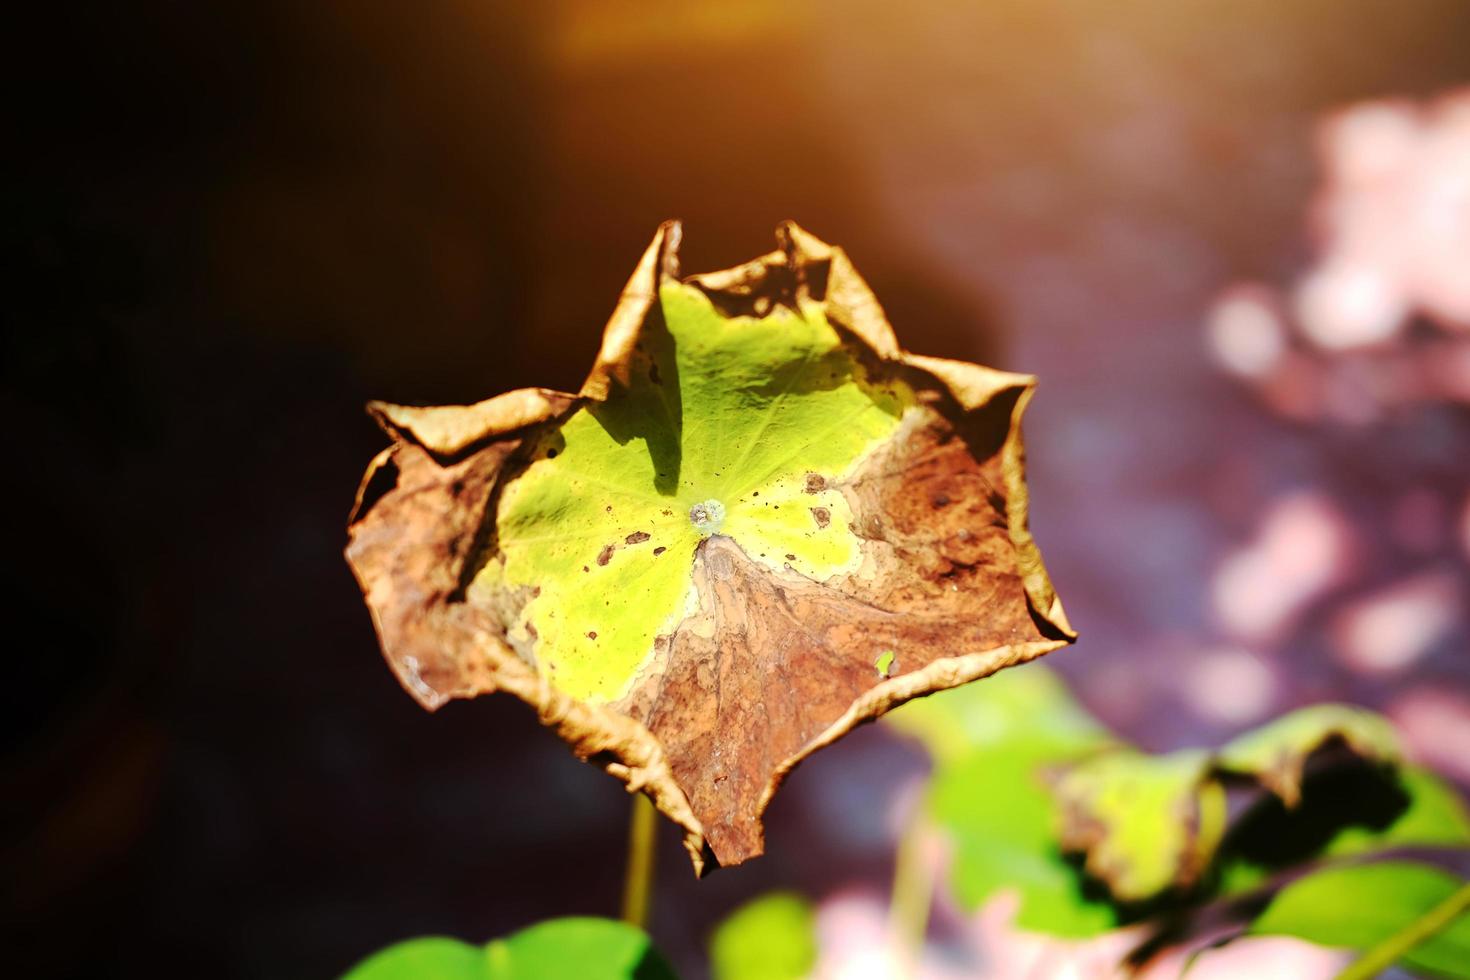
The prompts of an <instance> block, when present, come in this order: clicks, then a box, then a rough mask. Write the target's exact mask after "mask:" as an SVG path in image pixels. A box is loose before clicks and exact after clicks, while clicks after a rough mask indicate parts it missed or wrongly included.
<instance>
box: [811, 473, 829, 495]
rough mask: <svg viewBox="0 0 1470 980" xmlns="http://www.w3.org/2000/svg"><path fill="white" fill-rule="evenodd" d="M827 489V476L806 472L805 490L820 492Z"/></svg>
mask: <svg viewBox="0 0 1470 980" xmlns="http://www.w3.org/2000/svg"><path fill="white" fill-rule="evenodd" d="M825 489H827V478H826V477H824V476H822V474H820V473H808V474H807V475H806V492H807V493H821V492H822V491H823V490H825Z"/></svg>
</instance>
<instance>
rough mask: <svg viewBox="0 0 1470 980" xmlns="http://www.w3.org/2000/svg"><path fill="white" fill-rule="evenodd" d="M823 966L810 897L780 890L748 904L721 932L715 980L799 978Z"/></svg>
mask: <svg viewBox="0 0 1470 980" xmlns="http://www.w3.org/2000/svg"><path fill="white" fill-rule="evenodd" d="M816 962H817V937H816V925H815V920H814V916H813V914H812V907H811V904H810V903H809V902H807V900H806V899H804V898H802V897H801V896H799V895H794V894H791V893H789V892H775V893H772V894H770V895H764V896H762V897H760V898H757V899H755V900H753V901H750V902H747V903H746V904H744V905H742V906H741V907H740V908H738V909H736V910H735V912H734V913H732V914H731V915H730V917H729V918H727V919H726V920H725V921H724V922H722V923H720V925H719V928H717V929H716V930H715V934H714V937H713V938H712V939H711V940H710V970H711V973H712V974H713V976H714V978H715V980H797V978H799V977H804V976H806V975H807V974H809V973H810V972H811V970H812V967H814V966H815V965H816Z"/></svg>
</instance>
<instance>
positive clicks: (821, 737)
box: [346, 222, 1076, 875]
mask: <svg viewBox="0 0 1470 980" xmlns="http://www.w3.org/2000/svg"><path fill="white" fill-rule="evenodd" d="M680 234H681V231H680V226H679V224H678V223H676V222H668V223H666V224H664V225H663V226H662V227H661V228H660V229H659V231H658V233H657V234H656V235H655V237H654V240H653V243H652V244H651V245H650V246H649V247H648V250H647V251H646V252H645V253H644V255H643V258H642V260H641V261H640V262H639V264H638V267H637V269H636V270H635V271H634V273H633V276H632V278H631V279H630V280H629V281H628V284H627V286H626V288H625V289H624V290H623V293H622V296H621V298H620V300H619V302H618V304H617V307H616V309H615V310H614V312H613V314H612V318H611V319H610V320H609V322H608V324H607V327H606V329H605V331H604V334H603V340H602V347H601V350H600V352H599V354H598V356H597V361H596V363H595V365H594V366H593V368H592V371H591V373H590V374H589V376H588V378H587V380H586V382H585V383H584V384H583V386H582V390H581V391H580V392H579V393H578V394H575V395H573V394H567V393H564V392H559V391H550V390H546V389H538V388H527V389H521V390H518V391H512V392H508V393H506V394H503V395H499V396H497V397H494V398H491V399H489V400H487V401H483V402H480V403H478V404H475V405H469V406H445V407H430V408H414V407H407V406H400V405H390V404H385V403H381V402H374V403H372V404H370V405H369V406H368V411H369V413H370V414H371V415H372V417H373V418H374V419H375V420H376V421H377V422H378V424H379V425H380V426H381V427H382V428H383V429H384V430H385V431H386V432H387V434H388V435H389V436H390V437H391V438H392V440H393V442H392V445H391V446H389V447H388V448H387V449H385V450H384V451H383V452H381V453H380V454H379V455H378V456H377V457H376V458H375V459H374V460H373V461H372V463H371V464H370V465H369V467H368V470H367V473H366V475H365V476H364V477H363V480H362V483H361V486H360V488H359V490H358V493H357V499H356V504H355V506H354V508H353V510H352V514H351V517H350V522H349V528H348V536H349V543H348V546H347V551H346V555H347V560H348V562H349V563H350V565H351V566H352V570H353V572H354V574H355V575H356V577H357V580H358V582H359V584H360V585H361V588H362V591H363V594H364V596H365V597H366V601H367V605H368V607H369V609H370V611H371V614H372V618H373V623H374V626H375V627H376V630H377V633H378V637H379V639H380V641H381V644H382V649H383V652H384V655H385V657H386V659H387V661H388V664H389V666H390V667H391V668H392V669H393V671H394V673H395V674H396V675H397V677H398V679H399V681H400V682H401V683H402V684H403V686H404V688H405V689H406V690H407V691H408V692H409V693H410V694H411V695H413V697H414V698H415V699H417V700H418V701H419V703H420V704H422V705H423V706H424V707H426V708H428V709H430V710H433V709H436V708H438V707H439V706H441V705H443V704H444V703H445V702H447V701H449V700H450V699H452V698H471V697H475V696H477V695H480V694H485V693H489V692H494V691H506V692H509V693H511V694H513V695H515V696H516V697H518V698H520V699H521V700H522V701H524V702H526V703H527V704H529V705H532V706H533V707H534V708H535V709H536V711H537V713H538V715H539V717H540V719H541V721H542V723H543V724H545V725H547V726H548V727H550V728H552V729H554V730H555V731H556V733H557V734H558V735H559V736H560V737H561V738H562V739H564V740H565V741H566V742H567V743H568V745H570V746H571V748H572V751H573V752H575V753H576V755H577V756H579V757H580V758H582V759H583V760H585V761H588V762H592V763H594V764H596V765H599V766H601V767H602V768H604V769H605V770H606V771H607V772H609V773H611V774H612V775H614V776H616V777H617V778H618V779H621V780H623V781H624V782H625V783H626V784H627V788H628V791H629V792H642V793H645V794H647V795H648V796H649V797H650V798H651V799H652V800H653V802H654V803H655V804H656V805H657V807H658V808H659V810H661V811H662V812H663V813H664V815H665V816H667V817H668V818H669V819H671V820H673V821H674V822H675V823H677V824H679V826H680V827H682V828H683V831H684V844H685V847H686V849H687V850H688V852H689V856H690V858H691V859H692V861H693V864H694V869H695V872H696V874H701V875H702V874H704V873H706V872H707V871H708V870H710V869H712V868H714V867H718V866H721V865H734V864H738V863H740V862H742V861H745V860H747V859H749V858H751V857H755V856H758V855H759V854H761V853H762V851H763V848H764V828H763V826H762V818H763V815H764V813H765V810H766V808H767V806H768V805H769V804H770V802H771V799H772V797H773V796H774V795H775V793H776V791H777V789H778V788H779V787H780V786H781V784H782V782H783V781H784V780H785V779H786V777H787V775H788V774H789V773H790V772H791V771H792V769H794V768H795V767H796V766H797V764H798V763H800V762H801V761H802V760H803V759H805V758H807V757H808V756H809V755H811V754H812V753H813V752H816V751H817V750H818V749H821V748H823V747H824V746H827V745H830V744H831V743H832V742H834V741H836V740H837V739H839V738H841V737H842V736H843V735H844V734H846V733H847V732H849V731H851V730H852V729H853V728H854V727H855V726H857V725H859V724H861V723H863V722H867V721H871V720H873V719H875V718H877V717H879V716H880V715H882V714H883V713H884V712H886V711H888V710H890V709H891V708H894V707H897V706H898V705H900V704H903V703H904V702H905V701H908V700H909V699H911V698H915V697H921V696H923V695H925V694H929V693H931V692H934V691H939V690H944V689H946V688H950V687H954V686H957V685H960V684H964V683H967V682H969V681H973V680H976V679H978V678H981V677H985V676H987V675H989V674H992V673H994V672H996V671H998V670H1000V669H1002V668H1005V667H1009V666H1012V665H1014V664H1019V663H1023V662H1026V661H1028V660H1031V659H1033V658H1035V657H1038V656H1041V655H1042V654H1045V653H1047V652H1049V651H1052V650H1055V649H1058V648H1060V647H1062V646H1065V645H1067V644H1069V643H1071V642H1072V641H1073V640H1075V638H1076V634H1075V632H1074V631H1073V630H1072V628H1071V626H1070V625H1069V624H1068V622H1067V618H1066V615H1065V613H1064V612H1063V610H1062V605H1061V603H1060V601H1059V600H1058V598H1057V596H1056V593H1055V592H1054V590H1053V588H1052V584H1051V581H1050V580H1049V578H1048V577H1047V573H1046V570H1045V568H1044V566H1043V564H1042V560H1041V555H1040V553H1039V552H1038V550H1037V546H1036V544H1035V542H1034V540H1033V539H1032V536H1031V533H1030V531H1029V530H1028V527H1027V488H1026V482H1025V475H1024V465H1025V464H1024V450H1023V446H1022V439H1021V428H1020V423H1021V416H1022V413H1023V412H1024V411H1025V408H1026V405H1027V403H1028V402H1029V401H1030V399H1031V396H1032V393H1033V390H1034V385H1035V379H1034V378H1032V377H1031V376H1028V375H1020V374H1010V373H1005V372H1001V371H996V370H993V369H990V368H986V367H981V366H979V365H975V364H968V363H964V362H960V361H953V360H944V359H940V358H934V357H925V356H922V355H916V354H910V353H908V352H907V351H905V350H903V349H902V348H901V347H900V346H899V343H898V340H897V339H896V337H895V336H894V332H893V329H892V327H891V326H890V325H889V323H888V321H887V319H886V317H885V316H884V313H883V310H882V309H881V307H880V306H879V305H878V302H877V300H876V298H875V297H874V296H873V294H872V292H871V290H870V289H869V288H868V286H867V284H866V283H865V282H864V281H863V280H862V278H861V277H860V276H859V275H858V273H857V271H856V270H855V269H854V268H853V266H852V264H851V262H850V261H849V259H848V257H847V255H846V254H845V253H844V252H843V251H842V250H841V249H840V248H836V247H833V246H829V245H827V244H825V243H823V242H821V241H819V240H818V239H817V238H815V237H813V236H812V235H810V234H808V233H807V232H805V231H803V230H802V229H801V228H799V227H797V226H796V225H795V224H793V223H789V222H788V223H785V224H783V225H781V226H780V227H779V228H778V229H777V241H778V244H779V247H778V248H777V249H776V250H775V251H772V252H770V253H768V254H766V255H763V256H761V257H759V258H758V259H755V260H754V261H752V262H749V263H746V264H745V265H742V266H739V267H737V268H733V269H729V270H725V271H722V272H715V273H708V274H705V275H696V276H689V277H687V278H683V279H681V278H680V273H679V265H678V246H679V240H680ZM691 287H692V290H693V291H697V293H698V297H703V298H704V299H705V300H707V301H708V304H709V305H710V307H711V308H712V309H713V310H714V311H715V312H717V313H718V314H719V316H720V317H722V318H726V319H722V320H720V321H719V323H720V325H719V326H718V327H717V328H716V329H726V328H729V329H736V327H735V326H731V325H732V324H736V325H738V324H747V325H748V324H749V323H751V322H753V321H755V320H759V319H761V318H764V317H769V316H772V315H774V314H773V311H777V310H782V311H784V312H782V313H781V314H780V315H781V316H790V315H791V313H792V311H796V310H805V311H807V312H808V314H810V313H811V311H812V310H814V309H815V310H820V312H821V313H822V314H823V315H824V316H825V322H826V323H827V324H829V325H830V328H831V329H832V330H835V332H836V337H837V338H838V341H839V342H840V345H841V353H842V356H845V357H850V358H851V363H852V364H855V365H859V366H858V367H856V368H854V370H855V371H857V372H859V373H860V374H861V377H862V379H863V383H864V384H869V385H884V384H886V385H890V386H892V387H893V388H894V389H895V390H896V389H897V387H898V386H900V385H902V386H905V387H904V390H905V391H907V392H910V393H911V395H912V400H911V401H910V402H909V403H907V407H906V408H905V410H904V411H903V413H902V417H901V419H900V420H899V421H897V422H895V425H896V426H897V428H896V429H895V431H894V432H893V434H892V436H891V437H890V438H887V439H885V440H883V441H882V443H881V444H880V445H877V446H876V447H874V448H872V449H871V451H869V452H866V453H865V454H864V455H863V456H862V457H861V458H860V459H859V460H857V461H856V462H855V463H854V466H853V467H852V468H851V470H850V471H849V472H846V473H831V474H828V475H827V476H826V477H825V478H822V477H817V481H818V483H819V486H820V488H821V489H822V492H824V493H827V494H840V495H841V496H840V498H838V497H829V498H828V499H830V500H832V501H833V502H834V504H835V506H836V508H837V509H838V510H841V511H843V512H844V513H847V512H849V511H850V514H848V516H847V517H846V527H845V530H843V533H844V534H850V535H851V540H850V541H849V542H848V544H850V545H851V547H852V548H853V554H854V559H853V561H851V562H849V564H848V566H846V567H845V570H843V571H840V572H838V573H834V574H831V575H827V576H825V577H820V576H819V577H813V576H809V575H803V574H802V573H801V570H800V569H798V568H794V567H793V566H792V564H791V563H790V562H786V563H784V564H775V563H773V562H772V561H771V560H769V559H768V558H767V556H766V555H765V554H764V553H762V554H760V555H755V554H751V553H748V552H747V549H746V547H744V546H743V543H742V541H741V540H739V539H738V538H737V537H736V536H730V535H726V534H722V533H708V534H706V535H704V536H702V537H699V538H698V540H697V542H695V543H693V544H690V545H686V546H685V547H684V550H683V553H682V556H680V555H674V554H671V555H669V556H668V557H669V558H671V559H674V560H683V561H686V562H691V564H690V565H689V572H690V583H691V584H690V586H689V598H688V600H687V601H685V602H684V604H683V606H682V607H681V610H682V618H679V617H674V619H677V621H671V622H670V623H669V624H668V628H667V629H665V630H662V631H660V632H659V634H658V635H657V636H656V637H655V638H654V642H653V643H652V644H651V645H650V647H649V649H648V651H647V655H646V657H644V658H643V660H642V661H641V663H640V664H639V666H638V669H637V671H636V676H635V677H634V678H633V679H632V680H631V681H630V682H629V683H628V684H626V685H625V686H624V687H623V688H621V689H619V690H618V692H617V696H606V697H601V696H600V697H577V696H573V695H571V694H568V693H566V692H565V691H564V690H562V689H561V686H558V683H557V680H556V676H557V675H556V673H555V670H554V668H553V667H548V665H547V664H545V663H543V662H542V658H541V657H540V656H538V643H540V642H543V641H542V640H541V639H540V636H541V633H540V632H538V630H537V628H536V623H535V622H532V621H531V619H530V618H528V613H527V610H528V609H532V608H537V607H534V606H533V605H532V603H533V602H534V601H535V600H536V598H537V597H539V596H540V593H541V589H540V587H539V585H537V584H535V583H521V584H519V585H516V586H512V585H510V584H507V583H506V582H505V581H504V575H505V567H506V565H505V563H506V562H507V555H506V553H505V552H506V547H503V545H505V542H504V541H503V540H502V534H503V529H502V528H501V527H499V524H500V523H501V517H502V511H503V508H504V507H505V506H506V505H505V503H504V501H505V499H506V497H507V493H508V491H507V488H512V490H511V491H510V493H511V495H514V490H513V487H514V483H515V481H516V480H517V479H519V478H521V477H522V476H523V475H524V474H526V473H528V472H529V471H530V470H529V468H530V467H532V466H534V465H538V464H539V462H540V460H538V454H539V453H540V452H541V450H540V449H539V448H538V447H544V446H545V445H548V444H554V438H555V436H556V434H557V433H558V432H559V431H560V430H561V428H562V427H563V426H566V425H568V424H569V421H570V420H573V419H574V416H577V413H578V412H579V411H581V410H583V409H586V410H587V412H590V413H593V414H596V413H597V412H598V411H599V410H602V409H605V408H606V407H607V406H606V403H608V402H609V399H613V400H616V399H617V398H619V397H620V393H626V392H629V391H631V390H632V388H631V387H630V386H634V385H636V384H639V383H641V382H640V380H639V378H640V377H641V376H642V374H640V372H642V373H646V374H648V375H651V376H652V377H653V378H654V380H655V382H656V383H659V379H658V378H657V371H656V370H650V368H651V367H656V365H649V364H648V363H646V362H647V359H648V357H649V355H648V354H647V350H646V348H648V347H650V346H657V345H656V344H655V343H654V341H655V340H657V339H658V338H659V337H662V338H663V340H664V342H665V343H667V338H668V336H669V326H668V324H667V323H666V322H665V312H664V310H663V308H662V307H663V306H664V305H666V301H663V300H661V291H662V294H664V295H667V294H669V293H670V291H673V292H675V293H678V291H679V290H681V289H682V290H684V293H689V292H691ZM680 295H683V293H680ZM698 297H696V298H698ZM811 318H812V317H811V316H809V317H808V319H811ZM781 322H786V321H781ZM791 322H796V321H791ZM824 329H826V328H824ZM655 335H657V336H655ZM645 341H648V343H647V344H645ZM582 417H583V419H584V420H585V417H586V413H584V415H583V416H582ZM649 445H650V452H651V451H652V449H651V447H652V440H651V439H650V443H649ZM551 455H554V452H553V453H552V454H551ZM798 465H799V461H798ZM808 478H809V479H810V478H811V474H808ZM806 489H807V490H808V491H809V492H810V491H811V490H812V487H811V486H810V485H808V487H807V488H806ZM809 509H810V510H811V511H812V515H813V519H814V520H815V521H816V525H818V526H820V527H821V528H826V527H827V526H828V523H829V522H828V521H821V520H820V518H821V517H822V516H823V515H824V513H826V512H827V511H829V508H824V507H811V508H809ZM608 510H609V513H611V512H612V510H611V507H609V508H608ZM664 513H669V511H664ZM789 514H790V511H789V510H788V515H789ZM695 516H699V517H707V516H708V515H704V514H697V515H696V514H695V513H694V512H691V513H690V519H691V520H693V519H694V517H695ZM683 517H684V514H683V513H679V514H676V515H675V517H674V518H673V519H674V520H681V521H682V519H683ZM832 523H833V525H834V527H835V526H836V522H835V521H833V522H832ZM671 527H672V525H671ZM685 531H686V532H687V528H686V529H685ZM670 533H673V532H670ZM732 533H733V532H732ZM812 533H815V530H813V532H812ZM649 537H650V535H649V533H635V534H630V535H628V536H627V537H626V538H620V539H617V540H616V541H614V542H613V543H614V544H616V545H617V548H618V549H624V541H626V542H627V548H626V553H627V554H629V555H633V554H635V551H634V549H635V548H639V547H646V546H647V545H653V544H656V543H657V542H656V541H647V540H646V539H648V538H649ZM645 541H646V544H642V543H639V542H645ZM600 544H601V543H600V542H598V541H589V542H587V548H588V552H587V554H588V555H589V556H590V557H591V560H592V561H596V562H597V565H598V566H602V565H607V564H608V556H609V555H612V554H615V553H616V554H618V555H622V554H623V553H624V551H623V550H618V551H616V552H614V551H613V550H612V544H609V545H606V546H600ZM568 547H570V545H568ZM650 553H652V552H650ZM639 554H641V552H640V553H639ZM786 557H787V558H791V557H793V556H792V555H787V556H786ZM629 560H631V558H630V559H629ZM660 560H663V559H660ZM497 563H499V565H497ZM601 570H602V569H600V568H598V567H596V566H593V565H591V564H590V563H589V564H587V565H584V566H583V567H582V569H580V571H588V572H596V571H601ZM497 576H499V577H497ZM486 581H489V582H490V583H491V584H490V585H488V586H482V585H480V584H479V583H482V582H486ZM497 582H498V583H499V584H498V585H497V584H496V583H497ZM614 598H615V595H614V596H610V597H609V599H608V600H607V602H608V603H611V602H613V601H614ZM536 615H537V616H539V617H541V620H540V621H541V623H542V625H543V626H545V627H549V626H552V625H553V620H552V619H549V618H547V617H554V616H555V615H556V610H555V609H554V608H553V609H550V610H545V609H543V610H541V611H539V612H537V613H536ZM595 632H596V631H595V630H589V631H587V634H586V635H587V636H589V637H591V636H593V635H594V634H595ZM579 642H580V641H579ZM588 642H592V641H588ZM875 653H876V654H877V656H876V659H875ZM562 686H564V685H562Z"/></svg>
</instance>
